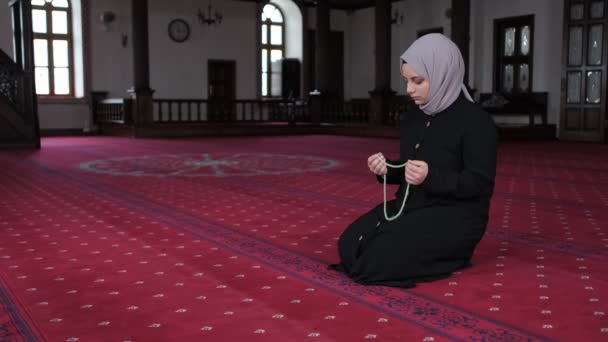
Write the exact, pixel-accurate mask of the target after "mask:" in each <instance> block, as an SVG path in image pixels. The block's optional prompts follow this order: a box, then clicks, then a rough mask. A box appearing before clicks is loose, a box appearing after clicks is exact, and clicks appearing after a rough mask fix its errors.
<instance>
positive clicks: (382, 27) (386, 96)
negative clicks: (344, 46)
mask: <svg viewBox="0 0 608 342" xmlns="http://www.w3.org/2000/svg"><path fill="white" fill-rule="evenodd" d="M374 27H375V47H376V49H375V64H374V65H375V67H376V68H375V88H374V89H373V90H372V91H370V97H371V101H370V104H371V108H370V109H371V115H370V124H372V125H382V124H384V118H385V117H386V115H387V113H388V112H389V103H390V101H391V98H392V97H393V96H394V95H395V92H394V91H393V90H392V89H391V74H390V71H391V2H390V0H376V8H375V24H374Z"/></svg>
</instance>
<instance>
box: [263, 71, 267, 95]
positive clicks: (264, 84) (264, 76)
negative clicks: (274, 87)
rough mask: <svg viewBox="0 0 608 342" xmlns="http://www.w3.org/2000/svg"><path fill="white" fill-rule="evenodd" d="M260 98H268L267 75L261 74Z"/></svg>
mask: <svg viewBox="0 0 608 342" xmlns="http://www.w3.org/2000/svg"><path fill="white" fill-rule="evenodd" d="M262 96H268V73H265V72H263V73H262Z"/></svg>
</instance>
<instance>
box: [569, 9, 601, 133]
mask: <svg viewBox="0 0 608 342" xmlns="http://www.w3.org/2000/svg"><path fill="white" fill-rule="evenodd" d="M607 3H608V0H566V1H565V2H564V4H565V8H564V50H563V61H562V65H563V67H562V84H561V113H560V114H561V115H560V139H562V140H571V141H593V142H605V139H606V120H607V117H606V94H607V89H606V76H607V75H606V72H607V68H606V65H607V61H608V58H607V53H606V52H607V51H608V50H607V49H608V44H607V42H608V40H607V39H606V38H607V36H608V35H607V32H606V30H607V28H608V25H607V24H608V21H607V20H606V19H607V18H608V16H607V8H606V5H607Z"/></svg>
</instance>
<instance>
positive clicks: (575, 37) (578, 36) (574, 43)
mask: <svg viewBox="0 0 608 342" xmlns="http://www.w3.org/2000/svg"><path fill="white" fill-rule="evenodd" d="M582 62H583V27H582V26H573V27H570V31H569V33H568V64H569V65H581V63H582Z"/></svg>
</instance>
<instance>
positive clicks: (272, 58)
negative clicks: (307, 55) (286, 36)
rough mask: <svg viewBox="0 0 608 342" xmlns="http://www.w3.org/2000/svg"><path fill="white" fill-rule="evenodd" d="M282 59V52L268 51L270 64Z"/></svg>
mask: <svg viewBox="0 0 608 342" xmlns="http://www.w3.org/2000/svg"><path fill="white" fill-rule="evenodd" d="M281 58H283V51H281V50H271V51H270V63H272V62H275V61H278V60H280V59H281Z"/></svg>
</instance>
